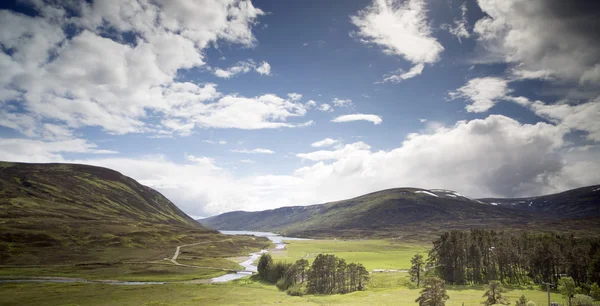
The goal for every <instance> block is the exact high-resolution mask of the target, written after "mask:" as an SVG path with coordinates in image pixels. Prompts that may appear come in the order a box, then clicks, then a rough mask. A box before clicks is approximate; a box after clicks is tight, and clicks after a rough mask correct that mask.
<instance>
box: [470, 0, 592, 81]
mask: <svg viewBox="0 0 600 306" xmlns="http://www.w3.org/2000/svg"><path fill="white" fill-rule="evenodd" d="M478 3H479V6H480V7H481V9H482V11H483V12H484V13H486V14H487V16H486V17H484V18H482V19H480V20H479V21H477V23H476V24H475V27H474V32H475V33H476V34H477V36H478V42H479V45H480V46H481V47H482V48H483V49H484V50H486V51H487V52H486V53H485V54H484V60H485V61H496V62H508V63H514V64H516V65H519V66H520V67H521V69H522V70H526V71H530V72H532V73H531V74H530V76H533V75H535V74H534V73H536V72H540V73H539V74H537V75H540V76H543V77H547V76H548V74H551V75H552V76H553V77H556V78H560V79H563V80H569V81H573V82H581V83H589V82H592V84H593V81H596V83H598V81H600V70H598V68H597V66H596V65H598V64H599V63H600V42H599V39H598V38H599V37H598V32H597V31H596V30H595V29H596V28H597V19H598V16H597V11H596V10H595V9H590V7H589V3H588V1H568V2H565V1H562V0H506V1H494V0H479V1H478ZM598 67H600V66H598Z"/></svg>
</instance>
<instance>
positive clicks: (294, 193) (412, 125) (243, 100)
mask: <svg viewBox="0 0 600 306" xmlns="http://www.w3.org/2000/svg"><path fill="white" fill-rule="evenodd" d="M599 14H600V3H599V2H596V1H588V0H572V1H562V0H503V1H492V0H478V1H474V0H465V1H461V0H404V1H402V0H395V1H394V0H373V1H363V0H360V1H328V2H325V1H316V0H315V1H313V0H306V1H247V0H223V1H222V0H197V1H191V0H190V1H187V0H176V1H167V0H154V1H147V0H137V1H116V0H111V1H108V0H107V1H44V0H29V1H17V2H11V1H3V2H2V4H0V48H1V51H2V52H0V160H5V161H16V162H39V163H48V162H65V163H82V164H90V165H97V166H103V167H108V168H111V169H114V170H117V171H119V172H121V173H123V174H124V175H127V176H130V177H132V178H134V179H136V180H138V181H139V182H140V183H142V184H145V185H147V186H150V187H153V188H155V189H157V190H158V191H160V192H161V193H163V194H164V195H165V196H167V197H168V198H169V199H170V200H171V201H173V202H174V203H175V204H176V205H177V206H178V207H180V208H181V209H182V210H183V211H184V212H186V213H187V214H189V215H191V216H193V217H196V218H200V217H208V216H212V215H215V214H219V213H223V212H227V211H233V210H247V211H254V210H264V209H272V208H277V207H282V206H293V205H309V204H317V203H324V202H328V201H336V200H342V199H347V198H351V197H355V196H359V195H362V194H365V193H368V192H373V191H377V190H381V189H386V188H395V187H419V188H426V189H434V188H438V189H450V190H455V191H457V192H460V193H462V194H465V195H469V196H471V197H521V196H533V195H541V194H548V193H554V192H561V191H564V190H567V189H572V188H576V187H582V186H587V185H593V184H598V183H600V147H599V145H598V143H599V142H600V19H599V18H597V16H599Z"/></svg>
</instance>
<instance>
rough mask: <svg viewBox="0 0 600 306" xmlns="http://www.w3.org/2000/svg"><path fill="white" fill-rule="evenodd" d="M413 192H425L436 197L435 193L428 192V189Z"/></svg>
mask: <svg viewBox="0 0 600 306" xmlns="http://www.w3.org/2000/svg"><path fill="white" fill-rule="evenodd" d="M415 193H424V194H427V195H430V196H434V197H436V198H438V195H437V194H435V193H432V192H429V191H426V190H417V191H415Z"/></svg>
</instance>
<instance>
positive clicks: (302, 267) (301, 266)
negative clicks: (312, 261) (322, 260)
mask: <svg viewBox="0 0 600 306" xmlns="http://www.w3.org/2000/svg"><path fill="white" fill-rule="evenodd" d="M296 267H297V268H298V271H299V273H300V276H301V279H302V280H301V281H300V282H301V283H303V282H304V279H305V276H306V269H307V268H308V260H306V259H298V260H297V261H296Z"/></svg>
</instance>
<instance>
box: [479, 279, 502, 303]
mask: <svg viewBox="0 0 600 306" xmlns="http://www.w3.org/2000/svg"><path fill="white" fill-rule="evenodd" d="M504 292H506V290H505V289H504V287H503V286H502V283H501V282H499V281H497V280H493V281H490V283H489V284H488V289H487V291H486V292H485V293H484V294H483V296H482V297H486V298H487V299H486V300H485V301H483V302H482V304H484V305H486V306H489V305H494V304H503V305H508V300H506V298H504V296H503V295H502V293H504Z"/></svg>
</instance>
